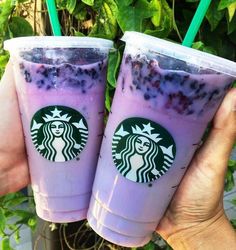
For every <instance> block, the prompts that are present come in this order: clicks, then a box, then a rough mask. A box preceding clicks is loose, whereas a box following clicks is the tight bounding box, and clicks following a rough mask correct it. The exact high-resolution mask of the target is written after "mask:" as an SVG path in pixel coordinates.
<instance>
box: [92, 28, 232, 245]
mask: <svg viewBox="0 0 236 250" xmlns="http://www.w3.org/2000/svg"><path fill="white" fill-rule="evenodd" d="M124 40H125V41H126V49H125V52H124V57H123V61H122V65H121V69H120V74H119V79H118V83H117V89H116V93H115V96H114V99H113V104H112V108H111V113H110V116H109V120H108V123H107V127H106V130H105V133H104V138H103V142H102V147H101V151H100V157H99V161H98V168H97V172H96V177H95V181H94V186H93V192H92V197H91V201H90V207H89V211H88V221H89V223H90V225H91V226H92V228H93V229H94V230H95V231H96V232H97V233H98V234H100V235H101V236H102V237H104V238H105V239H107V240H109V241H111V242H114V243H116V244H119V245H122V246H126V247H137V246H142V245H144V244H146V243H147V242H148V241H149V240H150V239H151V234H152V232H153V231H155V228H156V226H157V225H158V223H159V221H160V219H161V218H162V216H163V214H164V212H165V210H166V207H167V206H168V204H169V202H170V200H171V198H172V196H173V194H174V192H175V191H176V188H177V187H178V185H179V182H180V181H181V179H182V177H183V175H184V173H185V171H186V169H187V166H188V164H189V162H190V160H191V159H192V156H193V154H194V152H195V151H196V149H197V148H198V146H199V143H200V141H201V138H202V135H203V133H204V131H205V129H206V127H207V124H208V122H209V121H210V120H211V119H212V118H213V116H214V114H215V112H216V110H217V108H218V107H219V105H220V103H221V101H222V100H223V98H224V96H225V94H226V92H227V91H228V90H229V88H230V87H231V85H232V83H233V81H234V80H235V79H236V64H235V63H233V62H230V61H227V60H225V59H222V58H219V57H215V56H212V55H208V54H206V53H202V52H199V51H196V50H193V49H189V48H185V47H183V46H180V45H176V44H173V43H170V42H167V41H163V40H160V39H156V38H153V37H150V36H146V35H143V34H139V33H135V32H127V33H126V34H125V37H124ZM150 48H151V49H150Z"/></svg>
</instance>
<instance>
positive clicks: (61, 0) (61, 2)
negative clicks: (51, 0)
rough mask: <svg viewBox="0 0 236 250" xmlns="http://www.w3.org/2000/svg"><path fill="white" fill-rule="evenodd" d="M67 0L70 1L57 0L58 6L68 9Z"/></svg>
mask: <svg viewBox="0 0 236 250" xmlns="http://www.w3.org/2000/svg"><path fill="white" fill-rule="evenodd" d="M67 2H68V1H67V0H56V5H57V8H59V9H66V6H67Z"/></svg>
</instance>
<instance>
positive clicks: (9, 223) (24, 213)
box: [0, 192, 36, 250]
mask: <svg viewBox="0 0 236 250" xmlns="http://www.w3.org/2000/svg"><path fill="white" fill-rule="evenodd" d="M29 199H32V197H26V196H24V195H23V194H22V193H20V192H18V193H12V194H8V195H5V196H1V197H0V237H1V238H2V240H1V242H0V243H1V247H2V248H1V249H2V250H9V249H12V248H11V246H10V241H9V239H10V237H11V236H13V237H14V239H15V241H16V243H19V240H20V228H21V227H22V226H23V225H26V226H28V227H30V228H31V229H32V230H35V227H36V215H35V212H32V211H31V208H28V209H27V210H23V209H18V206H19V205H20V204H22V203H23V202H26V201H29Z"/></svg>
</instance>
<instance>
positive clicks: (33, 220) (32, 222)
mask: <svg viewBox="0 0 236 250" xmlns="http://www.w3.org/2000/svg"><path fill="white" fill-rule="evenodd" d="M27 224H28V226H29V227H30V228H31V230H32V231H35V230H36V227H37V219H36V216H34V217H33V218H30V219H29V220H28V223H27Z"/></svg>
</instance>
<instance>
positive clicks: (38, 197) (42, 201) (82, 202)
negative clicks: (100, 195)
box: [34, 192, 91, 212]
mask: <svg viewBox="0 0 236 250" xmlns="http://www.w3.org/2000/svg"><path fill="white" fill-rule="evenodd" d="M90 197H91V193H87V194H82V195H76V196H63V197H50V196H45V195H42V194H41V193H37V192H34V199H35V203H36V205H37V207H40V208H41V209H42V210H47V211H51V212H52V211H53V212H68V211H70V212H71V211H78V210H83V209H87V208H88V206H89V200H90Z"/></svg>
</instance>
